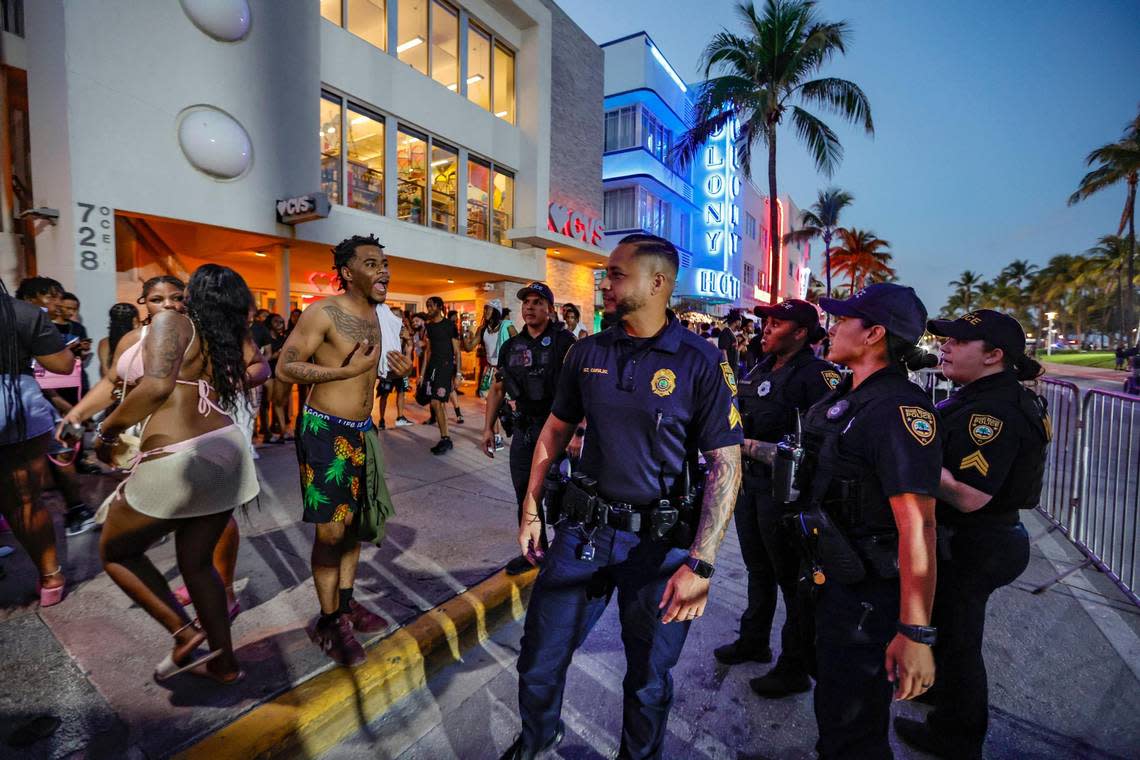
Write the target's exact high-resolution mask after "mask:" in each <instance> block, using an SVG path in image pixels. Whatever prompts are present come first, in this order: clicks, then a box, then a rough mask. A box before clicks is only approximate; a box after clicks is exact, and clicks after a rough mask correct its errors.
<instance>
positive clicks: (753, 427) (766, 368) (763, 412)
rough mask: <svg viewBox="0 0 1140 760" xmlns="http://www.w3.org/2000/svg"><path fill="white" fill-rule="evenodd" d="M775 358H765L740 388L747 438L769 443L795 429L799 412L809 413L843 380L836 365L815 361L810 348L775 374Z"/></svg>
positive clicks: (805, 348) (817, 359) (741, 409)
mask: <svg viewBox="0 0 1140 760" xmlns="http://www.w3.org/2000/svg"><path fill="white" fill-rule="evenodd" d="M776 358H777V357H776V356H775V355H769V356H766V357H764V359H763V360H761V361H760V363H759V364H757V365H756V367H755V368H753V370H752V371H750V372H749V373H747V374H746V375H745V376H744V377H743V378H741V381H740V383H739V386H738V401H739V403H740V413H741V415H742V416H743V417H744V431H745V433H744V434H745V437H747V438H753V439H755V440H758V441H768V442H769V443H776V442H778V441H779V440H780V439H781V438H782V437H783V436H784V434H786V433H788V432H789V431H792V430H795V425H796V412H797V411H800V412H806V411H807V410H808V409H809V408H811V406H812V404H814V403H815V402H817V401H819V400H820V398H822V397H823V396H824V394H826V393H829V392H830V391H833V390H835V389H836V388H838V387H839V383H840V381H841V380H842V377H841V376H840V374H839V372H838V371H837V370H836V369H835V366H834V365H833V364H831V363H830V362H827V361H824V360H823V359H819V358H816V355H815V353H814V352H813V351H812V350H811V346H804V347H803V348H802V349H801V350H800V351H799V352H798V353H796V355H795V356H793V357H792V358H791V359H789V360H788V362H787V364H785V365H784V366H782V367H780V369H778V370H776V371H773V370H772V368H773V367H774V366H775V364H776Z"/></svg>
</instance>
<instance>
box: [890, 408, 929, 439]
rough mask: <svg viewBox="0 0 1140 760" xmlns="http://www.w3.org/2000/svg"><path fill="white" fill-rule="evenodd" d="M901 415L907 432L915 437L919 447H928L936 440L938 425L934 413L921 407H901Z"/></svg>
mask: <svg viewBox="0 0 1140 760" xmlns="http://www.w3.org/2000/svg"><path fill="white" fill-rule="evenodd" d="M899 413H900V414H902V420H903V425H905V426H906V429H907V432H908V433H910V434H911V435H913V436H914V440H916V441H918V443H919V445H922V446H926V445H927V444H929V443H930V442H931V441H933V440H934V435H935V433H936V431H937V430H938V423H937V422H936V421H935V419H934V414H933V413H932V412H928V411H927V410H925V409H923V408H922V407H921V406H900V407H899Z"/></svg>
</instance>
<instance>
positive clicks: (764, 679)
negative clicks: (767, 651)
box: [748, 666, 811, 699]
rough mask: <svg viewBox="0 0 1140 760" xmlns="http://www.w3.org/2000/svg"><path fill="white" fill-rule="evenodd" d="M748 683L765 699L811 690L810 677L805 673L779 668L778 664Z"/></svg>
mask: <svg viewBox="0 0 1140 760" xmlns="http://www.w3.org/2000/svg"><path fill="white" fill-rule="evenodd" d="M748 685H749V687H751V688H752V691H754V692H756V694H757V695H759V696H761V697H764V698H765V699H780V698H781V697H787V696H791V695H792V694H803V693H804V692H805V691H811V679H810V678H808V677H807V675H806V674H804V673H793V672H791V671H787V670H780V668H779V666H777V667H775V668H772V669H771V670H769V671H768V672H767V673H766V674H764V675H762V676H760V677H759V678H753V679H752V680H750V681H749V682H748Z"/></svg>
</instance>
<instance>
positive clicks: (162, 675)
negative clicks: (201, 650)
mask: <svg viewBox="0 0 1140 760" xmlns="http://www.w3.org/2000/svg"><path fill="white" fill-rule="evenodd" d="M190 627H193V628H194V630H195V631H196V633H195V635H194V638H192V639H191V640H190V646H188V647H187V650H188V652H189V653H190V654H193V653H194V650H196V649H197V648H198V646H199V645H200V644H201V643H202V642H203V641H205V640H206V632H205V631H203V630H202V628H201V627H200V626H199V624H198V621H197V620H191V621H190V622H189V623H187V624H186V625H184V626H182V627H181V628H179V629H178V630H177V631H175V632H174V633H173V634H171V636H177V635H178V634H180V633H182V632H183V631H185V630H186V629H187V628H190ZM221 653H222V650H220V649H215V650H214V651H212V652H210V653H209V654H206V655H203V656H202V657H199V658H197V659H192V660H191V661H190V662H187V663H185V664H182V665H179V664H178V663H177V662H175V661H174V653H173V652H171V653H170V654H168V655H166V657H163V658H162V662H160V663H158V665H156V666H155V668H154V680H155V681H159V682H162V681H165V680H167V679H168V678H173V677H174V676H176V675H178V674H179V673H185V672H186V671H188V670H191V669H193V668H196V667H198V666H199V665H205V664H206V663H207V662H209V661H210V660H212V659H214V658H215V657H218V656H219V655H221Z"/></svg>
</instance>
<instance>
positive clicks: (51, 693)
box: [0, 386, 517, 758]
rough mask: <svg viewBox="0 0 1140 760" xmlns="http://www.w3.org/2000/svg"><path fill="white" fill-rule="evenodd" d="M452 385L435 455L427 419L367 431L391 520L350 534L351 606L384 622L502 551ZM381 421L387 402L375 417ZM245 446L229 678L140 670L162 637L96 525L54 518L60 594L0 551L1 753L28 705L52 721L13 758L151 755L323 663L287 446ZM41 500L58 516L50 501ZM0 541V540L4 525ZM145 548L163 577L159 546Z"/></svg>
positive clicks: (502, 510) (494, 507)
mask: <svg viewBox="0 0 1140 760" xmlns="http://www.w3.org/2000/svg"><path fill="white" fill-rule="evenodd" d="M465 390H467V392H468V395H466V396H464V397H463V408H464V413H465V416H466V424H465V425H455V424H454V418H453V416H452V414H453V413H452V412H451V411H449V412H448V416H449V422H451V423H452V425H451V436H452V438H453V440H454V441H455V449H454V450H452V451H451V452H449V453H448V454H446V455H444V456H442V457H436V456H433V455H432V454H431V453H430V452H429V451H428V448H429V447H430V446H431V445H433V444H434V443H435V441H436V440H438V430H437V429H436V428H435V426H430V427H429V426H426V425H419V424H417V425H416V426H414V427H406V428H391V427H390V428H389V429H388V430H386V431H382V432H381V433H380V439H381V441H382V443H383V446H384V451H385V456H386V461H387V463H388V467H389V479H388V483H389V486H390V488H391V490H392V493H393V497H394V499H395V502H396V511H397V515H396V517H395V519H394V520H393V521H392V522H391V523H390V524H389V530H388V538H387V539H386V541H385V542H384V545H383V546H382V547H381V548H380V549H377V548H375V547H373V546H372V545H370V544H366V545H364V548H363V551H362V555H361V564H360V572H359V575H358V579H357V584H356V589H357V598H358V599H359V600H360V601H361V602H363V603H364V604H365V605H367V606H369V607H370V608H372V609H375V610H377V611H378V612H380V613H381V614H382V615H383V616H384V617H385V618H387V619H389V620H391V621H394V623H395V624H397V625H401V626H402V625H405V624H408V623H409V622H411V621H413V620H414V619H416V618H417V617H418V616H419V615H420V614H421V613H423V612H425V611H427V610H430V609H431V608H433V607H435V606H436V605H439V604H441V603H442V602H444V601H446V600H448V599H451V598H452V597H454V596H456V595H457V594H460V593H462V592H464V591H465V590H467V589H468V588H469V587H471V586H474V585H476V584H478V583H479V582H480V581H482V580H484V579H485V578H487V577H488V576H490V575H492V574H493V573H495V572H496V571H497V570H498V569H499V568H501V567H502V566H503V564H504V563H505V562H506V561H507V560H508V559H510V558H511V557H512V556H514V554H515V553H516V552H517V548H516V543H515V540H514V536H515V528H514V526H515V524H516V522H515V521H516V505H515V501H514V495H513V491H512V489H511V485H510V475H509V472H508V467H507V456H506V451H503V452H500V453H499V456H497V457H496V458H495V459H494V460H491V459H488V458H487V457H486V456H485V455H484V454H482V453H481V452H480V450H479V448H478V445H477V442H478V437H479V431H480V430H481V428H482V420H483V409H484V405H483V402H482V401H481V400H477V399H474V397H473V390H474V387H473V386H469V387H468V388H466V389H465ZM409 416H411V417H412V418H413V419H414V420H415V421H417V423H418V421H420V420H423V419H424V418H425V417H426V413H424V412H423V411H422V410H421V409H420V408H419V407H416V406H415V405H414V404H409ZM394 418H395V411H394V402H392V403H391V404H390V406H389V411H388V421H389V424H391V423H392V422H393V421H394ZM259 451H260V454H261V459H260V460H259V461H258V463H257V464H258V471H259V474H260V477H261V482H262V492H261V497H260V504H259V505H258V504H254V505H251V506H250V507H249V509H248V512H247V513H246V515H244V516H239V520H238V522H239V526H240V528H241V534H242V544H241V550H240V553H239V558H238V566H237V568H238V572H237V582H236V584H235V586H236V588H237V591H238V599H239V600H240V601H241V604H242V613H241V614H240V615H239V616H238V618H237V620H236V621H235V622H234V627H233V633H234V641H235V645H236V649H237V656H238V659H239V660H240V661H241V662H242V663H243V665H244V667H245V670H246V673H247V678H246V680H245V681H244V682H243V683H242V684H240V685H238V686H236V687H234V688H232V689H220V688H218V687H216V686H213V685H211V684H208V683H205V682H199V680H198V679H196V678H193V677H179V678H176V679H173V680H172V681H170V682H169V683H168V684H167V685H159V684H156V683H155V682H154V680H153V679H152V677H151V674H152V672H153V670H154V666H155V664H156V663H157V662H158V661H159V660H160V659H162V657H163V656H164V655H166V654H167V653H168V652H169V649H170V643H169V642H170V639H169V637H168V636H167V635H166V634H165V632H164V631H163V630H162V629H161V628H160V627H159V626H158V625H157V624H156V623H155V622H154V621H153V620H151V619H150V618H149V617H148V616H147V615H146V613H144V612H143V611H142V610H141V609H139V608H137V607H136V606H134V605H133V604H132V603H131V602H130V601H129V600H128V599H127V597H126V596H125V595H124V594H123V592H122V591H120V590H119V589H118V587H116V586H115V585H114V584H113V583H112V582H111V581H110V579H109V578H108V577H107V576H106V575H105V574H104V573H102V572H101V568H100V566H99V561H98V537H99V534H98V533H88V534H84V535H82V536H77V537H74V538H70V539H66V540H65V539H63V538H62V536H63V531H62V523H61V520H57V529H58V531H59V536H60V543H61V545H62V546H64V547H65V548H64V551H65V554H64V555H63V557H62V561H63V563H64V567H65V568H66V570H67V572H68V580H69V593H68V596H67V597H66V598H65V600H64V601H63V603H62V604H59V605H57V606H55V607H51V608H48V609H44V610H39V609H38V606H37V605H36V604H35V601H34V598H33V589H34V583H35V575H34V570H33V568H32V565H31V563H30V561H29V560H28V559H27V556H26V555H24V554H23V552H22V551H17V553H16V554H14V555H12V556H11V557H9V558H7V559H5V560H3V564H4V567H5V569H6V570H7V578H6V579H5V580H3V581H0V651H2V652H3V653H4V659H3V663H4V664H3V665H2V666H0V683H3V684H4V686H3V688H2V689H0V726H2V729H0V757H9V756H15V755H13V754H11V753H13V752H14V750H12V749H11V748H9V747H7V745H6V744H4V743H3V740H4V739H6V738H7V734H8V733H9V731H10V730H12V729H14V728H15V727H16V726H17V725H20V724H21V723H22V722H24V720H26V719H28V718H31V717H34V716H36V715H39V714H43V713H50V714H54V715H57V716H58V717H60V718H61V720H62V721H63V724H62V725H61V727H60V728H59V730H58V731H57V732H56V733H55V735H54V736H52V737H51V738H50V739H47V740H43V741H41V742H38V743H37V744H36V745H34V746H33V748H32V750H31V751H30V752H25V753H24V754H21V755H20V757H35V758H61V757H67V756H69V755H71V754H72V753H75V752H78V751H81V750H86V753H87V756H88V757H116V758H138V757H163V756H166V755H168V754H169V753H170V752H172V751H174V750H176V749H178V748H179V747H181V746H183V745H185V744H187V743H189V742H191V741H192V740H194V739H195V738H197V737H201V736H202V735H204V734H206V733H209V732H211V731H213V730H216V729H218V728H220V727H221V726H223V725H225V724H227V723H229V722H230V721H232V720H233V719H234V718H235V717H237V715H239V714H240V713H241V712H243V711H245V710H247V709H249V708H250V707H251V706H254V705H256V704H258V703H260V702H263V701H265V700H267V699H269V698H271V697H273V696H275V695H277V694H280V693H281V692H282V691H284V690H286V689H288V688H290V687H291V686H294V685H296V684H298V683H300V682H302V681H304V680H306V679H308V678H310V677H312V676H313V675H315V674H317V673H319V672H321V671H323V670H327V669H328V668H329V666H330V663H329V660H328V659H327V658H326V657H325V656H324V655H323V654H322V653H321V652H320V651H319V650H318V649H317V648H316V647H315V646H314V645H313V644H312V643H311V642H310V640H309V638H308V635H307V633H306V628H307V627H308V626H310V625H311V623H312V621H313V620H314V619H315V615H316V612H317V608H316V595H315V592H314V590H313V585H312V578H311V573H310V570H309V552H310V549H311V546H312V538H311V531H312V529H311V528H310V527H309V526H305V525H303V524H302V523H301V522H300V512H301V507H300V503H301V502H300V495H299V483H298V477H297V466H296V459H295V454H294V449H293V446H292V445H291V444H288V445H281V446H268V447H262V448H260V450H259ZM85 485H88V486H90V487H91V488H92V490H93V493H92V503H93V504H98V503H99V500H100V499H101V498H102V496H103V495H104V494H105V493H107V492H108V491H109V490H110V489H111V488H112V487H113V486H114V483H113V482H111V481H110V479H105V478H103V479H101V478H98V477H94V478H89V479H87V480H86V481H85ZM46 498H47V499H48V500H49V503H51V504H52V505H53V506H54V507H56V512H57V513H58V511H59V509H58V507H59V503H58V497H57V496H56V495H55V494H54V493H52V494H49V495H48V496H47V497H46ZM0 543H13V542H12V540H11V536H5V537H3V538H0ZM149 554H150V556H151V558H152V560H153V561H154V562H155V564H156V565H157V567H158V568H159V570H160V571H162V572H163V573H165V574H166V577H167V578H168V579H171V581H172V585H178V582H179V581H178V577H177V569H176V567H175V559H174V543H173V541H168V542H166V543H164V544H160V545H158V546H156V547H154V548H153V549H152V550H151V551H150V552H149ZM17 605H18V606H17ZM394 628H395V626H393V629H394ZM390 630H392V629H390ZM384 635H386V634H385V633H381V634H377V635H376V636H374V637H372V638H373V640H375V639H379V638H381V637H383V636H384Z"/></svg>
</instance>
